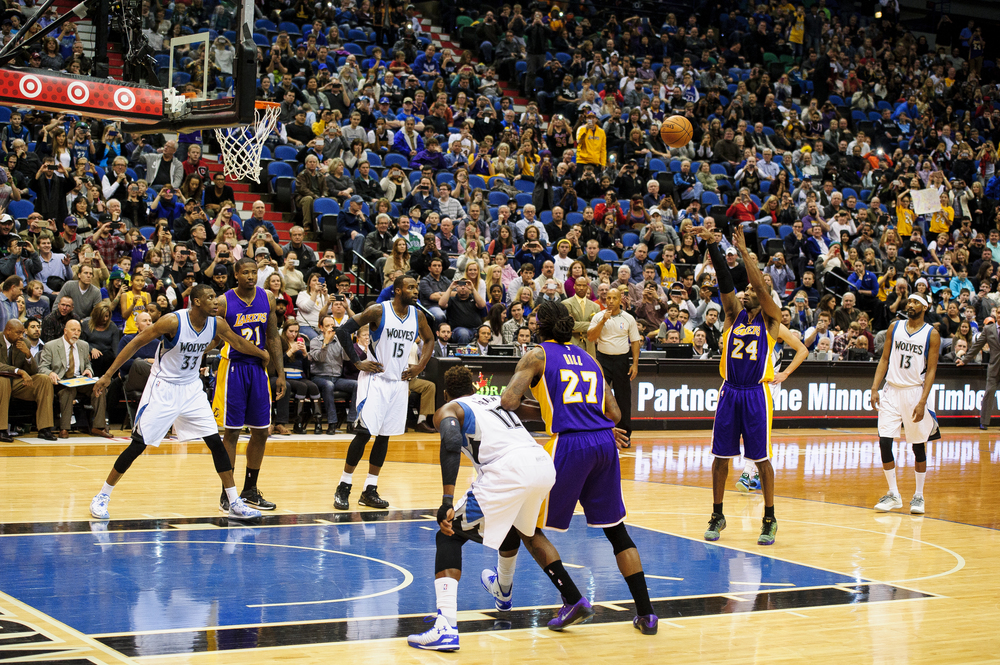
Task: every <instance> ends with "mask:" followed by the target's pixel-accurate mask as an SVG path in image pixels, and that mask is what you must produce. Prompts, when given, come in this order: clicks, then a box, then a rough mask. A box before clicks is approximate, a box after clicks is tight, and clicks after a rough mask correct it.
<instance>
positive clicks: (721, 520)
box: [705, 513, 726, 542]
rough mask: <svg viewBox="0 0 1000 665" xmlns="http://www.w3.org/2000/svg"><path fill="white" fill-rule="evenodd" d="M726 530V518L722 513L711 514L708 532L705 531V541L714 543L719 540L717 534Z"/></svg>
mask: <svg viewBox="0 0 1000 665" xmlns="http://www.w3.org/2000/svg"><path fill="white" fill-rule="evenodd" d="M725 528H726V518H725V516H724V515H723V514H722V513H712V517H711V518H709V520H708V530H707V531H705V540H708V541H712V542H715V541H716V540H718V539H719V532H720V531H722V530H723V529H725Z"/></svg>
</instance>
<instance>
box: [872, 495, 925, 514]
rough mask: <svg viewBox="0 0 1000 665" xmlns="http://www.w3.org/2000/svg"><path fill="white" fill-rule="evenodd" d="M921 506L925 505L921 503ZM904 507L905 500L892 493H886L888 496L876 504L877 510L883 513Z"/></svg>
mask: <svg viewBox="0 0 1000 665" xmlns="http://www.w3.org/2000/svg"><path fill="white" fill-rule="evenodd" d="M921 504H923V501H921ZM902 507H903V498H902V497H901V496H899V495H898V494H894V493H893V492H891V491H890V492H886V495H885V496H883V497H882V498H881V499H879V500H878V503H876V504H875V510H881V511H882V512H888V511H890V510H894V509H896V508H902Z"/></svg>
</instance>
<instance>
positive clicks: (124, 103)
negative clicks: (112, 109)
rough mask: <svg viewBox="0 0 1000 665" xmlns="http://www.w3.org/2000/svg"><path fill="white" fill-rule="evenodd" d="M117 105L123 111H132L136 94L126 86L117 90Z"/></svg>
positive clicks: (115, 97) (115, 98)
mask: <svg viewBox="0 0 1000 665" xmlns="http://www.w3.org/2000/svg"><path fill="white" fill-rule="evenodd" d="M114 100H115V105H116V106H117V107H118V108H120V109H121V110H122V111H131V110H132V107H133V106H135V95H134V94H133V93H132V91H131V90H126V89H124V88H122V89H119V90H116V91H115V94H114Z"/></svg>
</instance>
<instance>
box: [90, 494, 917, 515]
mask: <svg viewBox="0 0 1000 665" xmlns="http://www.w3.org/2000/svg"><path fill="white" fill-rule="evenodd" d="M110 501H111V497H110V496H108V495H107V494H105V493H104V492H101V493H100V494H98V495H97V496H95V497H94V498H93V499H91V501H90V514H91V516H93V517H94V518H95V519H99V520H109V519H111V516H110V515H108V503H109V502H110ZM921 503H923V501H921Z"/></svg>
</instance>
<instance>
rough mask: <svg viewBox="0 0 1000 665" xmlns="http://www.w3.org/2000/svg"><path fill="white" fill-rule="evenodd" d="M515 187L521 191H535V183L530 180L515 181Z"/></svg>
mask: <svg viewBox="0 0 1000 665" xmlns="http://www.w3.org/2000/svg"><path fill="white" fill-rule="evenodd" d="M514 187H515V188H516V189H517V191H519V192H528V193H531V192H533V191H535V183H533V182H531V181H530V180H518V181H517V182H515V183H514Z"/></svg>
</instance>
